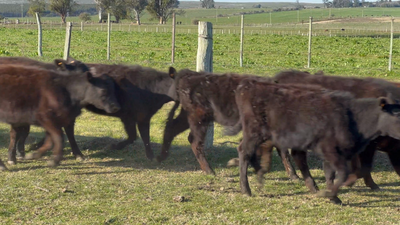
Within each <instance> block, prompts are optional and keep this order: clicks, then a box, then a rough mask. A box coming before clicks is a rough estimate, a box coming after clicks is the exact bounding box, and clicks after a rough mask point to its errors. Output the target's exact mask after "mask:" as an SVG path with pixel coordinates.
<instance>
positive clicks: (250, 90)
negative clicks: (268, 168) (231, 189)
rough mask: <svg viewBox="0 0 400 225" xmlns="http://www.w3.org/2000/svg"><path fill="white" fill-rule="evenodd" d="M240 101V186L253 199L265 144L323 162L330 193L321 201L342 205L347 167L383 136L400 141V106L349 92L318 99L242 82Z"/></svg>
mask: <svg viewBox="0 0 400 225" xmlns="http://www.w3.org/2000/svg"><path fill="white" fill-rule="evenodd" d="M235 98H236V103H237V105H238V107H239V113H240V123H239V124H240V125H239V126H235V127H236V128H237V130H236V132H239V131H240V130H241V129H243V140H242V141H241V143H240V145H239V147H238V153H239V160H240V163H239V164H240V186H241V189H242V193H244V194H248V195H251V191H250V187H249V184H248V181H247V167H248V162H249V159H251V158H253V157H254V154H255V152H254V151H255V149H257V147H258V146H259V145H260V144H261V143H263V142H264V141H265V140H272V143H273V144H274V145H275V146H277V147H278V148H279V149H281V150H283V151H287V149H292V152H293V153H292V154H297V153H299V152H306V151H307V150H308V149H311V150H313V151H314V152H316V153H317V154H318V155H319V156H321V157H322V159H323V160H324V171H325V177H326V179H327V180H329V181H330V182H328V190H329V191H325V192H320V193H319V195H320V196H322V197H328V198H329V199H330V200H331V201H332V202H334V203H341V200H340V199H339V198H338V197H337V193H338V191H339V188H340V187H341V186H342V184H343V183H344V182H345V180H346V178H347V176H348V168H347V163H346V162H347V161H348V160H351V159H352V158H353V157H354V156H355V155H356V154H357V153H359V152H361V151H363V150H364V148H365V147H366V145H367V144H368V143H369V141H370V140H373V139H374V138H376V137H377V136H379V135H387V136H390V137H393V138H396V139H400V118H399V116H400V105H399V104H391V100H390V99H389V98H380V99H377V98H364V99H356V98H354V97H353V96H352V95H351V94H349V93H348V92H326V93H323V92H318V93H316V92H315V91H310V90H309V89H307V88H306V89H302V88H301V87H296V88H293V87H291V86H288V85H284V84H275V83H270V82H260V80H255V79H246V80H243V81H242V82H241V83H240V85H239V86H238V88H237V89H236V93H235ZM335 172H337V181H336V182H335V183H333V178H334V176H335Z"/></svg>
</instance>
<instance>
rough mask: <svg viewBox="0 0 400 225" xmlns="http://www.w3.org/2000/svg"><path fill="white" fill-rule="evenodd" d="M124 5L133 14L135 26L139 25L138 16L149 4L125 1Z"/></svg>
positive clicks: (144, 1)
mask: <svg viewBox="0 0 400 225" xmlns="http://www.w3.org/2000/svg"><path fill="white" fill-rule="evenodd" d="M125 3H126V6H127V7H128V9H130V10H132V11H133V12H134V13H135V19H136V21H137V25H140V14H141V13H142V12H143V10H145V9H146V6H147V5H148V4H149V3H148V2H147V0H125Z"/></svg>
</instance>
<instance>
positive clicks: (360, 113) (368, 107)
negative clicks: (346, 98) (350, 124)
mask: <svg viewBox="0 0 400 225" xmlns="http://www.w3.org/2000/svg"><path fill="white" fill-rule="evenodd" d="M377 105H378V100H377V99H355V100H353V101H352V104H351V110H350V112H349V113H350V114H353V116H350V118H353V119H354V122H355V123H356V127H357V130H358V132H359V133H360V134H361V135H362V136H363V139H368V140H372V139H374V138H376V137H378V136H379V135H380V133H381V131H380V130H379V129H378V121H379V113H380V108H379V107H377Z"/></svg>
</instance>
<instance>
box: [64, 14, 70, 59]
mask: <svg viewBox="0 0 400 225" xmlns="http://www.w3.org/2000/svg"><path fill="white" fill-rule="evenodd" d="M71 30H72V23H71V22H68V23H67V29H66V33H65V45H64V60H67V59H68V57H69V49H70V46H71Z"/></svg>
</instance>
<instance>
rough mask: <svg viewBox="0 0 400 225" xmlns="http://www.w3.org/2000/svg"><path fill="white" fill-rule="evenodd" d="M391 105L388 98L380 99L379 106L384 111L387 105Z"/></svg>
mask: <svg viewBox="0 0 400 225" xmlns="http://www.w3.org/2000/svg"><path fill="white" fill-rule="evenodd" d="M387 104H389V99H388V98H386V97H380V98H379V106H380V107H381V108H382V109H383V108H384V107H385V105H387Z"/></svg>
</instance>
